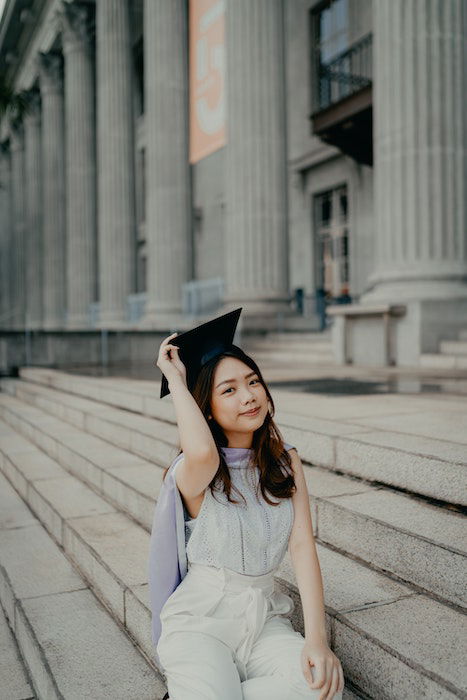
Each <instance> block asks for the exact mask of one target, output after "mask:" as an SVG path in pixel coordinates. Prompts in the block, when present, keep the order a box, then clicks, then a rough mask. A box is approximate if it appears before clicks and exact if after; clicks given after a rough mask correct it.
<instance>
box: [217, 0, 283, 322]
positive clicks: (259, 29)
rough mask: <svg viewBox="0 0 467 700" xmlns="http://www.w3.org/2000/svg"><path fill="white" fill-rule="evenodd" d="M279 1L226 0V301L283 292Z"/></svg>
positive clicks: (270, 303)
mask: <svg viewBox="0 0 467 700" xmlns="http://www.w3.org/2000/svg"><path fill="white" fill-rule="evenodd" d="M282 13H283V8H282V0H235V1H234V2H228V3H227V15H226V45H227V131H228V139H227V150H226V197H227V226H226V246H225V250H226V259H225V278H226V302H227V303H228V305H230V306H231V305H233V304H240V303H241V304H244V303H245V302H247V304H248V305H247V307H246V309H245V312H246V313H247V314H248V313H250V312H253V313H254V312H258V313H259V312H261V313H264V314H266V315H267V314H268V313H269V312H271V313H273V312H275V311H277V310H279V309H281V308H283V307H284V303H285V301H286V299H287V297H288V263H287V239H286V221H287V216H286V187H287V181H286V150H285V118H284V73H283V63H284V39H283V16H282Z"/></svg>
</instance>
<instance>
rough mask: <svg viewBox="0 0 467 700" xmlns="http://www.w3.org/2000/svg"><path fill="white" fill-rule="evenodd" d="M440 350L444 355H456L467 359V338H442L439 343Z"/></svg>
mask: <svg viewBox="0 0 467 700" xmlns="http://www.w3.org/2000/svg"><path fill="white" fill-rule="evenodd" d="M439 350H440V352H441V353H442V354H443V355H456V356H459V357H462V358H463V359H464V360H467V341H466V340H442V341H441V343H440V344H439Z"/></svg>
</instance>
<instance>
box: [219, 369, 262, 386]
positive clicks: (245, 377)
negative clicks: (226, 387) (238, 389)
mask: <svg viewBox="0 0 467 700" xmlns="http://www.w3.org/2000/svg"><path fill="white" fill-rule="evenodd" d="M253 374H256V372H255V371H253V372H249V373H248V374H245V376H244V379H248V377H251V376H252V375H253ZM236 381H237V380H236V379H235V378H234V379H224V381H223V382H219V384H218V385H217V386H216V389H218V388H219V387H220V386H221V385H222V384H228V383H229V382H236Z"/></svg>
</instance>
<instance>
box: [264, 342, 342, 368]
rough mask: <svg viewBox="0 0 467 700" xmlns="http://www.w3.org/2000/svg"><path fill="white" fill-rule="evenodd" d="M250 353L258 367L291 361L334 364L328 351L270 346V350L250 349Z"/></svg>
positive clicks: (332, 356)
mask: <svg viewBox="0 0 467 700" xmlns="http://www.w3.org/2000/svg"><path fill="white" fill-rule="evenodd" d="M250 352H251V355H252V357H253V359H254V360H255V362H256V363H257V364H258V365H259V366H260V367H267V366H270V365H272V364H277V365H286V366H287V365H290V364H291V363H296V364H301V365H303V366H305V367H308V368H309V367H312V366H314V365H320V366H321V365H325V366H334V365H335V362H336V361H335V359H334V355H333V353H332V352H331V351H330V352H314V351H313V350H300V349H295V348H292V349H290V348H284V349H280V348H277V347H276V348H275V349H274V348H272V349H271V350H267V349H263V348H262V347H261V348H260V349H252V350H251V351H250Z"/></svg>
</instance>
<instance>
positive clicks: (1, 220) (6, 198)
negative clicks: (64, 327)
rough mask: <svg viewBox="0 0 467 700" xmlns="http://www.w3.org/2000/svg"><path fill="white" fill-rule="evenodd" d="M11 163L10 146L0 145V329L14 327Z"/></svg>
mask: <svg viewBox="0 0 467 700" xmlns="http://www.w3.org/2000/svg"><path fill="white" fill-rule="evenodd" d="M12 240H13V237H12V219H11V162H10V150H9V147H8V144H7V143H6V142H5V143H2V144H0V328H3V329H6V328H10V327H11V325H12V320H13V319H12V316H11V315H10V313H11V307H12V304H11V301H10V276H11V264H10V255H11V251H12Z"/></svg>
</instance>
